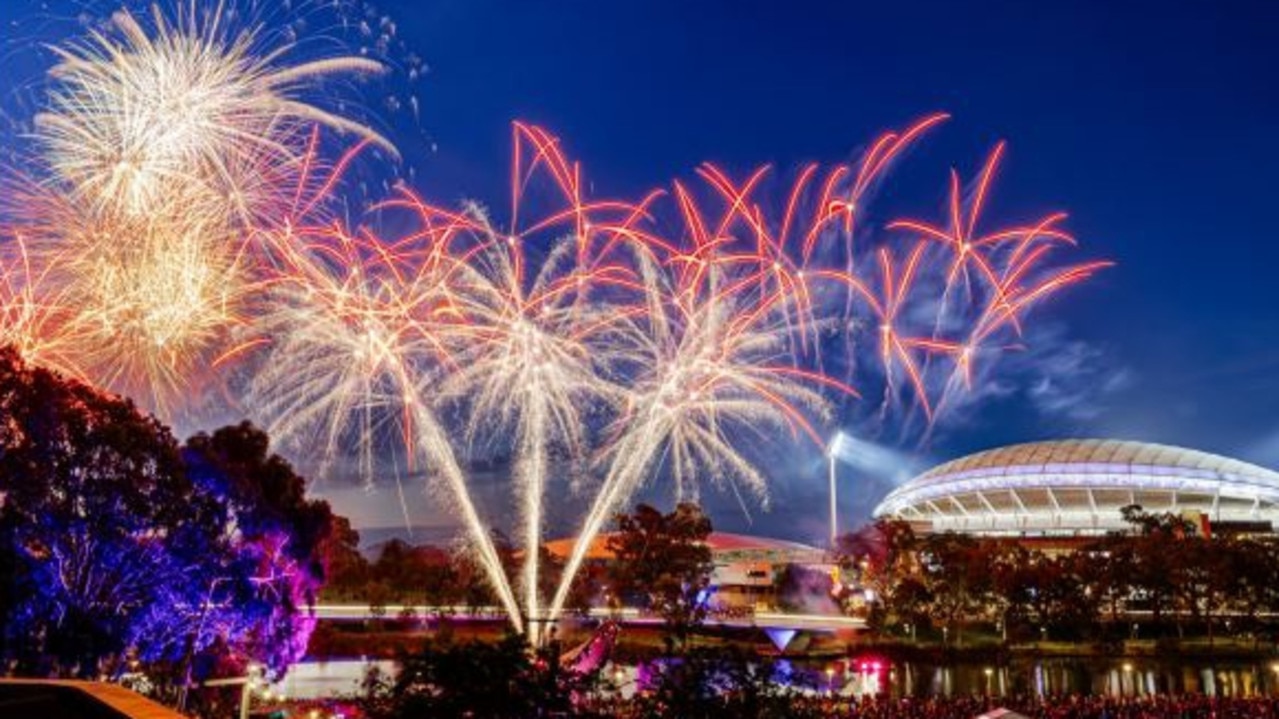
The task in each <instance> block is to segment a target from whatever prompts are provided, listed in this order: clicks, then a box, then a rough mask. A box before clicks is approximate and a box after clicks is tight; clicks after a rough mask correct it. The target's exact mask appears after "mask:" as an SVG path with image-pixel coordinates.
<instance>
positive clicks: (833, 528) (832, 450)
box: [826, 431, 844, 549]
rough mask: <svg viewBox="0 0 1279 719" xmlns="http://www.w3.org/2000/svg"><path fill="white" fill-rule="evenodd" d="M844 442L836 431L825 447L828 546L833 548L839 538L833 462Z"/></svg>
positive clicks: (842, 437) (836, 458)
mask: <svg viewBox="0 0 1279 719" xmlns="http://www.w3.org/2000/svg"><path fill="white" fill-rule="evenodd" d="M843 444H844V433H843V432H842V431H841V432H836V433H835V437H834V438H833V439H831V441H830V446H829V447H827V448H826V469H827V475H828V480H829V483H830V547H831V549H835V543H836V541H837V540H838V539H839V519H838V517H837V515H836V506H837V505H838V502H837V499H838V495H837V493H836V490H835V479H836V472H835V462H836V461H837V460H838V459H839V451H840V448H841V447H843Z"/></svg>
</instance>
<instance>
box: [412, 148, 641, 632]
mask: <svg viewBox="0 0 1279 719" xmlns="http://www.w3.org/2000/svg"><path fill="white" fill-rule="evenodd" d="M514 142H515V153H514V154H515V158H516V159H515V162H514V163H513V167H512V175H513V181H512V187H513V188H514V190H513V195H512V202H513V206H512V208H511V211H510V215H509V216H510V218H511V222H512V223H513V224H512V225H511V226H510V227H509V228H507V229H506V230H504V231H502V230H499V229H498V228H497V227H495V226H494V224H493V223H492V220H491V219H490V218H489V217H488V215H487V213H486V212H485V211H484V210H483V209H482V208H480V207H478V206H476V205H470V206H468V207H467V208H464V211H463V212H462V213H452V212H450V211H447V210H443V209H440V208H436V207H432V206H430V205H428V204H426V203H424V202H422V201H421V200H420V199H417V198H416V197H413V196H411V195H409V196H408V197H406V199H404V200H400V201H397V202H392V203H388V205H390V206H399V207H407V208H410V209H412V210H413V211H415V212H416V213H417V215H418V218H419V220H420V223H421V226H422V228H423V231H422V232H421V233H420V234H419V236H420V237H423V238H428V240H429V243H430V245H431V246H432V247H433V248H434V250H435V251H436V252H437V253H439V254H438V255H437V256H445V255H448V253H450V252H451V253H452V256H458V255H460V256H461V258H464V259H461V260H459V261H457V262H454V263H452V264H451V265H449V268H450V271H449V272H448V273H447V276H446V277H442V278H440V280H439V281H438V282H437V283H436V286H437V287H447V293H448V296H449V306H450V309H451V310H452V312H451V314H450V317H449V319H450V320H452V321H450V322H447V323H442V324H441V323H435V326H436V327H437V328H438V329H439V330H440V331H441V332H442V333H443V334H444V335H445V336H447V338H448V339H447V343H448V344H449V346H450V347H452V348H453V353H452V356H453V360H454V361H453V362H452V363H451V364H452V367H453V368H454V369H453V371H452V372H450V373H449V374H448V376H447V377H446V378H445V380H444V381H443V382H442V383H441V385H440V387H439V395H440V396H441V397H443V398H445V401H446V402H448V403H455V404H460V405H462V406H464V407H465V409H466V413H467V416H468V422H467V424H466V427H465V430H464V432H463V435H464V439H465V443H466V445H467V446H468V447H474V446H476V444H477V443H484V444H485V445H492V444H494V443H496V442H498V441H499V440H504V439H505V438H507V437H514V440H513V442H512V444H513V450H514V456H515V459H514V475H515V481H516V484H517V490H516V493H517V496H518V497H519V499H520V502H519V504H520V509H521V515H522V516H521V525H522V531H521V536H522V540H523V547H524V560H523V561H524V566H523V570H522V572H521V577H520V583H521V585H522V591H523V609H524V611H525V613H526V614H527V615H528V616H529V617H530V618H531V619H533V620H537V619H539V618H541V617H542V614H543V613H542V610H541V597H540V596H539V592H538V587H539V554H540V553H539V551H538V547H540V546H541V542H542V531H543V525H544V521H543V503H544V501H545V494H546V490H547V485H548V479H549V474H550V470H551V463H552V455H553V454H554V455H559V456H563V457H568V458H569V459H570V461H573V460H578V461H580V459H581V458H582V457H585V456H587V455H588V454H589V452H590V445H589V441H588V436H587V435H588V429H587V428H588V427H589V426H590V423H591V422H590V420H591V417H592V415H597V414H602V413H607V412H609V410H610V408H612V407H613V406H615V405H616V404H617V403H618V402H619V401H620V400H621V398H622V396H623V394H624V392H623V390H622V388H621V387H619V386H617V385H616V384H615V382H614V381H613V378H612V377H610V376H609V365H610V362H609V358H610V356H611V355H612V354H614V353H616V351H617V349H618V348H617V347H615V346H613V345H611V344H610V343H609V342H608V341H607V339H608V335H609V333H610V331H611V330H612V329H613V328H615V327H616V326H617V325H618V324H620V323H623V322H625V321H626V320H627V318H629V317H631V316H633V315H634V314H635V309H634V308H626V307H624V306H622V305H621V304H620V303H618V302H616V301H614V300H610V301H593V300H592V299H591V297H592V295H593V292H594V291H596V290H600V289H607V288H612V289H617V288H635V287H637V286H638V285H637V283H636V280H635V277H634V272H633V269H632V268H630V267H629V266H627V265H625V264H622V263H620V262H617V261H614V259H613V258H612V257H611V256H612V255H614V254H618V252H616V251H615V250H617V248H618V247H620V246H621V245H620V244H618V243H612V244H613V247H614V251H610V250H607V249H606V250H604V251H603V252H600V253H597V252H595V251H594V250H595V245H597V244H604V245H608V244H610V243H609V238H613V237H616V236H620V235H621V234H622V233H624V232H626V231H627V229H628V227H629V226H630V222H629V221H628V218H629V219H630V220H633V219H634V218H635V217H636V208H633V207H630V206H627V205H625V204H623V203H618V202H608V201H604V202H594V203H590V204H586V203H584V202H583V201H582V199H581V195H580V190H579V187H580V171H579V170H578V169H577V167H576V165H574V164H573V163H571V162H570V161H569V160H568V159H567V158H566V157H565V156H564V155H563V154H562V152H561V151H560V149H559V148H558V141H557V140H556V139H555V138H553V137H552V136H550V135H549V134H547V133H545V132H544V131H542V130H540V129H538V128H532V127H526V126H522V125H517V126H516V132H515V138H514ZM539 171H540V172H539ZM534 173H539V174H541V175H542V176H543V177H545V178H546V182H547V183H548V184H549V186H550V187H551V188H552V190H553V195H554V196H555V197H557V198H559V200H560V202H558V203H556V207H555V208H554V209H552V210H550V211H549V212H544V213H542V214H541V215H539V216H538V217H536V218H534V219H530V218H529V217H528V214H529V213H528V212H524V213H521V209H523V208H522V205H523V204H524V203H523V202H522V198H523V195H524V192H523V188H524V187H526V186H527V185H528V184H529V183H530V182H534V181H535V178H534V177H533V175H534ZM560 205H562V206H560ZM588 218H589V219H588ZM521 219H523V221H524V222H525V225H523V226H520V225H516V224H514V223H516V222H518V221H519V220H521ZM543 237H548V238H549V239H547V240H546V241H545V242H541V241H539V240H540V239H541V238H543ZM530 246H532V247H534V248H535V250H537V251H538V252H539V253H540V252H545V255H544V256H543V257H542V258H541V259H540V260H534V259H532V258H530V257H529V253H528V247H530ZM529 633H530V637H531V639H532V640H533V641H536V640H537V634H538V625H537V624H536V623H535V622H534V623H530V625H529Z"/></svg>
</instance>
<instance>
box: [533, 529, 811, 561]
mask: <svg viewBox="0 0 1279 719" xmlns="http://www.w3.org/2000/svg"><path fill="white" fill-rule="evenodd" d="M612 536H613V535H612V534H611V533H607V532H601V533H600V534H598V535H596V537H595V539H594V540H592V541H591V548H590V549H589V550H587V552H586V558H587V559H610V558H612V556H613V553H612V552H610V551H609V550H608V540H609V538H610V537H612ZM575 541H576V537H565V538H562V539H553V540H551V541H549V542H547V543H546V549H547V551H549V552H550V553H551V554H554V555H556V556H558V557H565V556H568V554H569V553H570V552H571V551H573V543H574V542H575ZM706 543H707V545H708V546H710V549H711V553H712V554H714V555H716V557H719V558H724V557H730V556H732V557H736V556H741V557H748V556H759V557H760V558H766V557H771V556H776V557H779V558H784V557H789V556H815V555H819V554H821V552H822V550H820V549H818V548H816V547H810V546H808V545H807V544H801V543H799V542H789V541H786V540H784V539H771V538H768V537H754V536H750V535H746V534H733V533H731V532H711V535H710V536H709V537H707V539H706Z"/></svg>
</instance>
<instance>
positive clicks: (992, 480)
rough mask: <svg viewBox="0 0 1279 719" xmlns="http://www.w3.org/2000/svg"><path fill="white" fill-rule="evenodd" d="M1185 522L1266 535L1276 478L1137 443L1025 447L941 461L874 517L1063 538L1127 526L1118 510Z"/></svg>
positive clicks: (1273, 513)
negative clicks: (1171, 515) (1173, 516)
mask: <svg viewBox="0 0 1279 719" xmlns="http://www.w3.org/2000/svg"><path fill="white" fill-rule="evenodd" d="M1131 504H1138V505H1141V507H1142V508H1143V509H1145V510H1146V511H1148V512H1172V513H1175V514H1179V515H1183V516H1186V517H1188V518H1193V519H1195V520H1196V521H1198V522H1199V523H1200V525H1201V526H1202V527H1203V528H1204V530H1206V531H1209V532H1236V533H1237V532H1249V533H1251V532H1272V531H1274V527H1275V524H1276V521H1279V473H1277V472H1274V471H1271V470H1269V469H1265V468H1263V467H1259V466H1257V465H1254V464H1249V463H1247V462H1242V461H1239V460H1236V459H1230V458H1228V457H1222V456H1220V455H1215V454H1209V453H1207V452H1200V451H1196V450H1191V449H1183V448H1180V447H1171V446H1167V445H1160V444H1149V443H1145V442H1128V441H1117V440H1098V439H1076V440H1061V441H1051V442H1031V443H1027V444H1017V445H1011V446H1007V447H1000V448H997V449H990V450H986V451H983V452H977V453H976V454H971V455H968V456H966V457H961V458H959V459H956V460H953V461H950V462H946V463H945V464H942V465H939V466H937V467H934V468H933V469H931V470H929V471H927V472H925V473H924V474H921V475H919V476H918V477H916V478H914V479H912V480H910V481H909V482H907V483H905V484H903V485H901V486H900V487H898V488H897V489H895V490H894V491H893V492H891V493H890V494H889V495H888V496H887V497H886V498H885V499H884V500H883V502H881V503H880V504H879V506H878V507H876V508H875V510H874V514H875V516H876V517H895V518H899V519H903V520H906V521H908V522H911V523H912V524H913V525H915V526H916V528H917V529H918V530H920V531H924V532H944V531H956V532H964V533H969V534H977V535H986V536H1025V537H1069V536H1087V535H1097V534H1104V533H1106V532H1110V531H1115V530H1120V529H1125V528H1127V525H1126V524H1125V523H1124V521H1123V519H1122V517H1121V515H1120V509H1121V508H1122V507H1124V506H1126V505H1131Z"/></svg>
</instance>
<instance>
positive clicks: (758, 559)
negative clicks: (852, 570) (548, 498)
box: [546, 532, 829, 607]
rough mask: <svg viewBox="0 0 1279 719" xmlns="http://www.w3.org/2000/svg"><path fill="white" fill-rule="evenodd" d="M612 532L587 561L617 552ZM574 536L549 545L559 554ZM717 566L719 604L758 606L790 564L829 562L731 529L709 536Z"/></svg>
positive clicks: (808, 550)
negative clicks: (611, 543) (611, 545)
mask: <svg viewBox="0 0 1279 719" xmlns="http://www.w3.org/2000/svg"><path fill="white" fill-rule="evenodd" d="M610 536H612V535H610V534H607V533H601V534H599V535H598V536H597V537H595V539H594V541H593V542H591V546H590V549H588V550H587V552H586V559H587V561H606V560H609V559H612V557H613V553H612V552H610V551H609V549H608V539H609V537H610ZM573 542H574V539H572V538H567V539H557V540H552V541H550V542H547V543H546V549H547V551H549V552H550V553H551V554H552V555H555V556H557V557H561V558H563V557H566V556H568V554H569V552H570V551H572V548H573ZM706 545H707V547H708V548H709V549H710V550H711V561H713V562H714V564H715V570H714V572H713V573H712V575H711V587H712V588H713V589H714V590H715V592H714V593H715V604H716V605H719V606H736V607H747V606H749V607H755V606H760V605H769V604H771V603H772V601H773V594H774V592H773V590H774V586H775V583H776V580H777V577H778V574H779V573H780V572H781V571H782V570H783V569H785V567H786V566H787V565H790V564H797V565H802V566H811V567H820V568H823V569H825V568H826V567H827V566H828V565H829V560H828V558H827V556H826V552H825V551H824V550H821V549H817V548H815V547H810V546H808V545H806V544H800V543H798V542H788V541H785V540H781V539H769V538H766V537H753V536H748V535H745V534H732V533H729V532H711V534H710V536H709V537H707V538H706Z"/></svg>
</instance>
